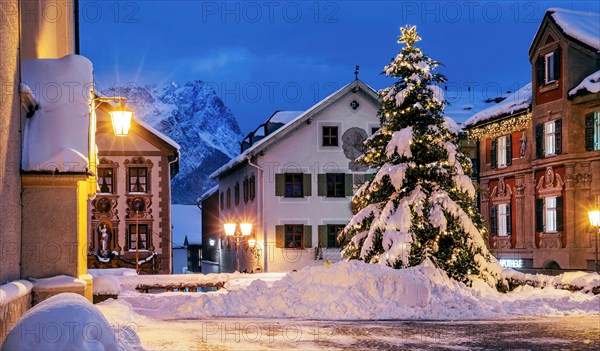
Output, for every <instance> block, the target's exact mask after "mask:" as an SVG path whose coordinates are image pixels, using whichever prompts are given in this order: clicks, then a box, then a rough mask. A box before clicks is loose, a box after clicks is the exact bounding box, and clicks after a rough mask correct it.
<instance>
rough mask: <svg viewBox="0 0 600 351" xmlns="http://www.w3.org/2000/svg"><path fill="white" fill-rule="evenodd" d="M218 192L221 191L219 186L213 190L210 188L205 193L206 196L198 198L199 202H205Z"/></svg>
mask: <svg viewBox="0 0 600 351" xmlns="http://www.w3.org/2000/svg"><path fill="white" fill-rule="evenodd" d="M217 191H219V184H217V185H215V186H213V187H212V188H210V189H208V190H207V191H205V192H204V194H202V195H200V197H199V198H198V202H201V201H203V200H204V199H206V198H207V197H209V196H211V195H212V194H214V193H216V192H217Z"/></svg>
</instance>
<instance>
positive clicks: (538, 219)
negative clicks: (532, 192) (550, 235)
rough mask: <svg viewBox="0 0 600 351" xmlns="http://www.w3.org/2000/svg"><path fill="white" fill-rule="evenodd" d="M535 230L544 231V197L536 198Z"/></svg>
mask: <svg viewBox="0 0 600 351" xmlns="http://www.w3.org/2000/svg"><path fill="white" fill-rule="evenodd" d="M535 231H536V232H543V231H544V199H535Z"/></svg>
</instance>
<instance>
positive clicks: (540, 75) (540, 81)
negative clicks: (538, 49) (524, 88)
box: [535, 55, 544, 86]
mask: <svg viewBox="0 0 600 351" xmlns="http://www.w3.org/2000/svg"><path fill="white" fill-rule="evenodd" d="M535 66H536V69H537V85H538V86H542V85H544V58H543V57H542V56H541V55H540V56H539V57H538V58H537V62H536V64H535Z"/></svg>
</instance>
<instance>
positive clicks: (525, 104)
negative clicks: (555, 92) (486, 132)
mask: <svg viewBox="0 0 600 351" xmlns="http://www.w3.org/2000/svg"><path fill="white" fill-rule="evenodd" d="M531 97H532V93H531V83H527V84H526V85H525V86H523V87H522V88H521V89H519V90H517V91H516V92H514V93H512V94H510V95H509V96H507V97H506V99H504V100H502V101H501V102H499V103H498V104H496V105H494V106H491V107H488V108H486V109H485V110H482V111H479V112H477V113H476V114H474V115H473V116H472V117H471V118H469V119H468V120H467V121H466V122H465V126H466V127H469V126H473V125H476V124H478V123H480V122H483V121H487V120H490V119H492V118H495V117H499V116H502V115H507V114H511V113H515V112H518V111H521V110H525V109H527V108H530V107H531Z"/></svg>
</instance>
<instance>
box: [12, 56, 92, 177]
mask: <svg viewBox="0 0 600 351" xmlns="http://www.w3.org/2000/svg"><path fill="white" fill-rule="evenodd" d="M21 71H22V72H23V77H22V79H23V83H24V84H26V85H27V86H28V87H29V88H30V89H29V94H30V95H31V96H35V97H37V102H38V103H39V109H38V110H37V111H35V113H34V114H33V115H32V117H30V118H27V119H26V120H25V130H24V141H23V170H25V171H51V172H53V171H56V170H58V171H59V172H86V171H87V168H88V158H87V155H88V143H89V140H88V139H89V138H88V132H89V121H90V97H91V91H90V89H91V88H92V84H93V76H92V63H91V62H90V61H89V60H88V59H87V58H85V57H83V56H78V55H68V56H65V57H63V58H60V59H38V60H29V61H24V62H23V67H22V70H21Z"/></svg>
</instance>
